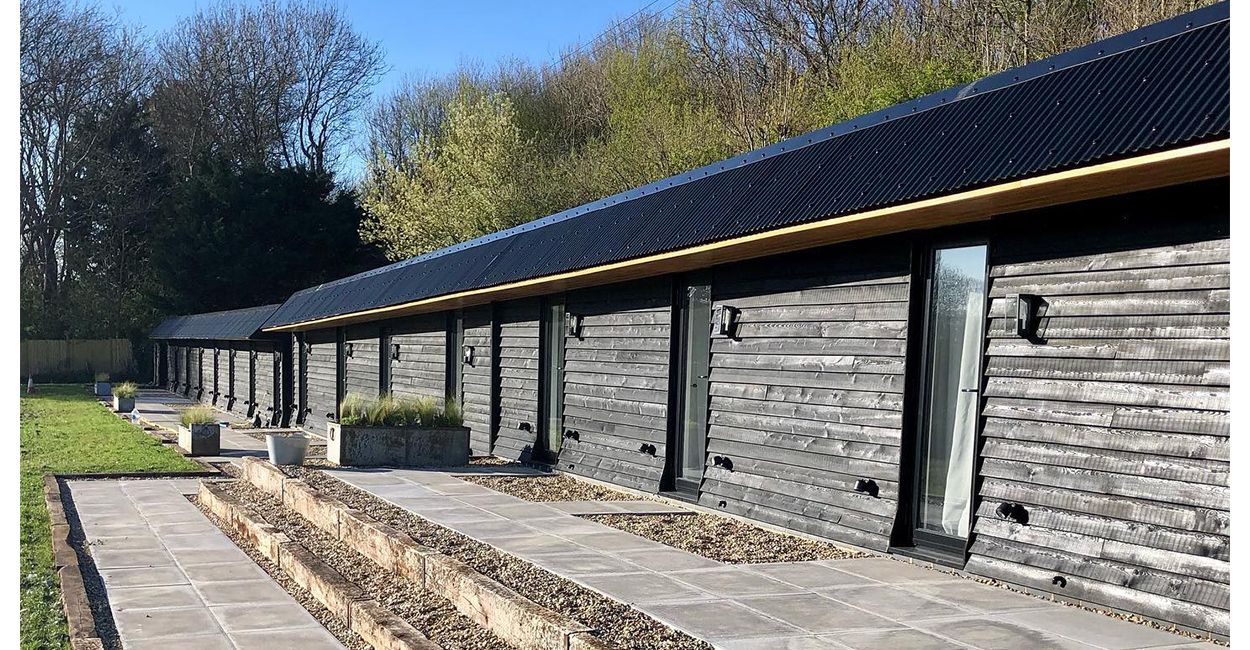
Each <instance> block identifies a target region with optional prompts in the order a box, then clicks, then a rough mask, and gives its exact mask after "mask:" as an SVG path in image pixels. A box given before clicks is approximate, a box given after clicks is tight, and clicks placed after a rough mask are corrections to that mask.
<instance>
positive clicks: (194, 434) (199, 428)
mask: <svg viewBox="0 0 1250 650" xmlns="http://www.w3.org/2000/svg"><path fill="white" fill-rule="evenodd" d="M178 446H179V447H182V450H183V451H185V452H187V454H189V455H191V456H216V455H218V454H220V453H221V425H220V424H217V423H216V422H214V423H213V424H193V425H191V428H190V429H188V428H186V427H184V426H181V425H179V426H178Z"/></svg>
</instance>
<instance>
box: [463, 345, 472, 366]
mask: <svg viewBox="0 0 1250 650" xmlns="http://www.w3.org/2000/svg"><path fill="white" fill-rule="evenodd" d="M461 358H462V359H464V362H465V363H467V364H469V365H473V346H472V345H466V346H464V348H463V349H462V350H461Z"/></svg>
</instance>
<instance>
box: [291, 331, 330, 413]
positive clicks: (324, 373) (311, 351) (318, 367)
mask: <svg viewBox="0 0 1250 650" xmlns="http://www.w3.org/2000/svg"><path fill="white" fill-rule="evenodd" d="M337 356H338V353H337V349H336V343H335V333H334V330H332V329H326V330H314V331H310V332H308V333H306V334H305V335H304V353H303V354H301V355H300V356H299V358H300V363H302V364H303V367H302V368H300V369H299V374H300V378H301V381H303V382H304V384H303V386H302V388H303V390H302V391H301V393H302V396H303V398H304V400H305V401H304V403H303V404H301V405H300V408H302V409H304V428H305V429H308V430H309V431H312V432H314V433H318V434H320V435H325V434H326V430H327V426H326V424H327V419H326V416H327V415H328V414H330V415H332V414H335V413H336V411H337V410H338V359H337Z"/></svg>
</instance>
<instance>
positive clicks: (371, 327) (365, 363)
mask: <svg viewBox="0 0 1250 650" xmlns="http://www.w3.org/2000/svg"><path fill="white" fill-rule="evenodd" d="M345 330H346V331H345V341H346V344H347V345H348V346H350V353H349V352H348V351H347V350H345V351H344V352H343V364H344V365H343V381H344V384H345V387H346V391H345V392H348V393H359V394H360V395H363V396H364V397H375V396H377V395H378V394H380V393H381V392H382V390H381V386H380V384H379V382H380V380H381V379H380V378H381V367H380V365H379V363H380V361H379V356H378V354H379V353H378V347H379V345H380V343H379V341H378V337H379V336H380V330H379V328H378V326H377V325H376V324H366V325H353V326H351V327H347V328H345Z"/></svg>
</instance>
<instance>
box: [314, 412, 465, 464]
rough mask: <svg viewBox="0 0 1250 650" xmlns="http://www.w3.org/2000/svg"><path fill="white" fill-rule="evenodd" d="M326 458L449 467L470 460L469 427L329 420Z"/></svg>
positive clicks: (358, 461) (357, 461) (350, 461)
mask: <svg viewBox="0 0 1250 650" xmlns="http://www.w3.org/2000/svg"><path fill="white" fill-rule="evenodd" d="M327 437H328V440H327V441H326V460H329V461H330V462H331V463H334V464H336V465H343V466H348V465H351V466H358V467H359V466H363V467H369V466H379V465H391V466H408V467H448V466H453V465H464V464H466V463H468V462H469V429H468V428H467V427H444V428H438V429H423V428H417V427H363V426H344V425H341V424H339V423H337V422H331V423H329V435H328V436H327Z"/></svg>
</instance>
